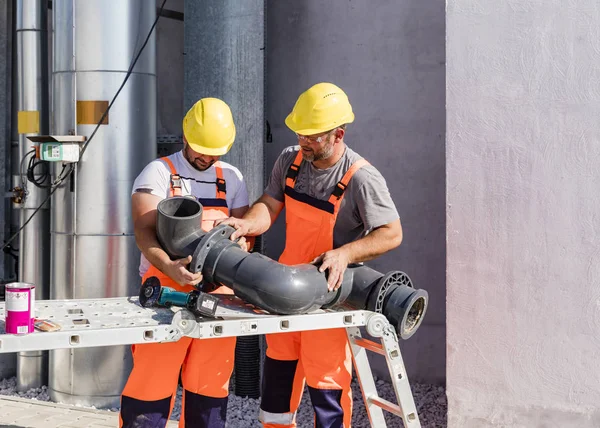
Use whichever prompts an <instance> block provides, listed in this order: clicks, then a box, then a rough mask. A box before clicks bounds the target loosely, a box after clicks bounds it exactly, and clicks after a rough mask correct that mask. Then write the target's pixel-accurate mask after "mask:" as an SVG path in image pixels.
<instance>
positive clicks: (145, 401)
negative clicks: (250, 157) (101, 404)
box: [119, 158, 235, 428]
mask: <svg viewBox="0 0 600 428" xmlns="http://www.w3.org/2000/svg"><path fill="white" fill-rule="evenodd" d="M161 160H162V161H164V162H165V163H166V164H167V165H168V166H169V168H170V170H171V190H170V196H180V195H181V187H180V184H179V183H180V182H181V178H180V176H179V175H178V174H177V172H176V171H175V167H174V166H173V163H172V162H171V161H170V160H169V159H168V158H161ZM215 170H216V174H217V182H216V185H217V192H216V196H215V198H210V199H202V198H198V201H199V202H200V203H201V204H202V206H203V208H204V210H203V213H202V228H203V229H204V230H210V229H211V228H212V227H213V226H214V222H215V220H217V219H219V218H226V217H228V216H229V209H228V207H227V201H226V199H225V191H226V189H225V180H224V179H223V171H222V169H221V168H220V167H219V165H218V162H217V163H216V164H215ZM151 276H156V277H158V279H160V282H161V284H162V285H164V286H168V287H172V288H174V289H175V290H177V291H186V292H188V291H192V290H193V289H194V287H193V286H191V285H184V286H181V285H179V284H177V283H176V282H175V281H173V280H172V279H171V278H169V277H168V276H166V275H165V274H163V273H162V272H160V271H159V270H158V269H156V268H155V267H154V266H151V267H150V268H149V269H148V271H147V272H146V273H145V275H144V277H143V278H142V282H143V281H145V280H146V278H148V277H151ZM213 293H219V294H232V291H231V290H230V289H228V288H226V287H219V288H217V289H216V290H214V291H213ZM132 351H133V370H132V371H131V374H130V376H129V379H128V381H127V384H126V385H125V388H124V390H123V394H122V397H121V412H120V418H119V420H120V427H122V428H133V427H135V428H162V427H165V426H166V423H167V421H168V419H169V416H170V414H171V410H172V408H173V403H174V397H175V392H176V391H177V385H178V381H179V374H180V372H181V380H182V383H183V389H184V393H183V401H182V408H181V417H180V419H179V427H180V428H183V427H185V428H221V427H224V426H225V419H226V411H227V397H228V395H229V378H230V376H231V372H232V371H233V362H234V361H233V360H234V355H235V338H221V339H202V340H200V339H192V338H189V337H183V338H181V339H180V340H179V341H177V342H170V343H150V344H143V345H133V346H132Z"/></svg>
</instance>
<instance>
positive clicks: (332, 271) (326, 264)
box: [311, 248, 350, 291]
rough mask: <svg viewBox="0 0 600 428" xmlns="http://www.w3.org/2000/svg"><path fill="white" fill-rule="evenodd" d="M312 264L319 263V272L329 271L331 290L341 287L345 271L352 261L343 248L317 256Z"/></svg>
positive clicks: (328, 278) (328, 284)
mask: <svg viewBox="0 0 600 428" xmlns="http://www.w3.org/2000/svg"><path fill="white" fill-rule="evenodd" d="M311 263H312V264H319V263H321V266H319V272H325V271H326V270H328V271H329V275H328V277H327V288H328V289H329V291H335V290H337V289H338V288H340V287H341V285H342V282H343V280H344V272H345V271H346V268H347V267H348V263H350V259H349V257H348V254H347V253H346V251H345V250H344V249H343V248H336V249H335V250H330V251H327V252H325V253H323V254H321V255H320V256H319V257H316V258H315V259H314V260H313V261H312V262H311Z"/></svg>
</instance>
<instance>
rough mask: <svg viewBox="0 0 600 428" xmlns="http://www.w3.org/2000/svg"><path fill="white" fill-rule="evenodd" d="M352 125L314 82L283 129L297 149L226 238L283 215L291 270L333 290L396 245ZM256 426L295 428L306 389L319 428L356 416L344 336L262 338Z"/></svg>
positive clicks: (386, 205) (389, 212)
mask: <svg viewBox="0 0 600 428" xmlns="http://www.w3.org/2000/svg"><path fill="white" fill-rule="evenodd" d="M353 121H354V113H353V111H352V106H351V105H350V101H349V100H348V97H347V95H346V94H345V93H344V91H342V90H341V89H340V88H339V87H337V86H336V85H334V84H331V83H319V84H317V85H314V86H312V87H311V88H310V89H308V90H307V91H306V92H304V93H303V94H301V95H300V97H299V98H298V100H297V102H296V105H295V106H294V108H293V110H292V112H291V113H290V114H289V115H288V116H287V118H286V120H285V123H286V125H287V126H288V128H290V129H291V130H292V131H293V132H294V133H295V134H296V138H297V139H298V145H296V146H292V147H288V148H287V149H285V150H284V151H283V153H281V155H280V156H279V158H278V159H277V161H276V162H275V166H274V167H273V171H272V173H271V178H270V180H269V183H268V185H267V188H266V189H265V192H264V194H263V195H262V196H261V197H260V199H259V200H258V201H257V202H256V203H255V204H253V205H252V207H251V208H250V210H249V211H248V212H247V213H246V214H245V215H244V216H243V218H242V219H239V218H229V219H227V220H224V221H222V222H221V221H219V223H223V224H229V225H231V226H233V227H234V228H236V229H237V230H236V232H234V233H233V234H232V235H231V239H237V238H238V237H240V236H256V235H260V234H262V233H264V232H265V231H266V230H267V229H268V228H269V227H270V226H271V224H273V222H274V221H275V219H276V218H277V216H278V215H279V213H280V212H281V210H282V209H283V208H284V207H285V211H286V241H285V249H284V251H283V253H282V254H281V257H280V259H279V261H280V262H281V263H284V264H287V265H294V264H301V263H311V262H313V263H315V264H318V265H319V266H320V268H319V270H320V271H321V272H325V271H326V272H327V274H328V276H327V282H328V286H329V290H330V291H331V292H335V290H337V289H338V288H339V287H340V285H341V283H342V279H343V275H344V271H345V270H346V268H347V266H348V264H350V263H359V262H364V261H367V260H371V259H374V258H376V257H378V256H380V255H382V254H384V253H386V252H388V251H390V250H392V249H394V248H396V247H397V246H399V245H400V243H401V242H402V226H401V224H400V218H399V216H398V212H397V210H396V207H395V205H394V202H393V201H392V198H391V196H390V193H389V190H388V188H387V185H386V182H385V180H384V178H383V177H382V175H381V174H380V173H379V171H377V169H375V168H374V167H373V166H371V165H370V164H369V163H368V162H367V161H366V160H365V159H363V158H362V157H361V156H360V155H359V154H357V153H356V152H354V151H353V150H352V149H350V147H348V146H347V145H346V143H345V140H344V137H345V136H346V125H347V124H348V123H352V122H353ZM267 345H268V349H267V357H266V359H265V365H264V370H263V380H262V386H263V390H262V400H261V405H260V409H261V410H260V420H261V421H262V422H263V425H264V426H265V427H268V428H283V427H295V426H296V421H295V420H296V419H295V418H296V411H297V409H298V405H299V404H300V399H301V397H302V391H303V389H304V382H305V380H306V383H307V384H308V391H309V393H310V399H311V403H312V405H313V409H314V411H315V426H317V427H329V428H342V427H343V428H348V427H350V421H351V417H352V396H351V390H350V382H351V380H352V355H351V352H350V348H349V345H348V339H347V336H346V331H345V329H329V330H317V331H303V332H294V333H286V334H281V333H280V334H270V335H267Z"/></svg>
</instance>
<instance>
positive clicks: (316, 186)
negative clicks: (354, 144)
mask: <svg viewBox="0 0 600 428" xmlns="http://www.w3.org/2000/svg"><path fill="white" fill-rule="evenodd" d="M298 150H300V146H291V147H287V148H286V149H284V150H283V152H282V153H281V155H279V157H278V158H277V161H276V162H275V165H274V166H273V171H272V172H271V178H270V179H269V183H268V185H267V188H266V189H265V193H266V194H267V195H269V196H271V197H272V198H275V199H277V200H278V201H280V202H284V190H285V176H286V174H287V171H288V168H289V167H290V165H291V164H292V162H293V161H294V159H295V157H296V155H297V154H298ZM361 158H362V157H361V156H360V155H359V154H357V153H356V152H354V151H353V150H352V149H350V148H349V147H346V151H345V152H344V154H343V156H342V157H341V159H340V160H339V161H338V162H336V164H335V165H333V166H330V167H329V168H326V169H318V168H315V167H314V166H313V164H312V163H310V162H306V161H302V164H301V165H300V171H299V172H298V176H297V178H296V185H295V187H294V189H295V190H296V191H297V192H300V193H304V194H307V195H308V196H312V197H313V198H317V199H321V200H324V201H327V200H328V199H329V196H330V195H331V192H333V189H334V188H335V185H336V184H337V182H338V181H340V180H341V179H342V177H343V176H344V174H345V173H346V171H347V170H348V169H349V168H350V167H351V166H352V164H353V163H354V162H356V161H357V160H359V159H361ZM398 218H399V216H398V211H397V210H396V206H395V205H394V201H393V200H392V197H391V196H390V192H389V190H388V187H387V184H386V182H385V179H384V178H383V176H382V175H381V173H380V172H379V171H378V170H377V169H376V168H375V167H374V166H372V165H366V166H363V167H362V168H361V169H359V170H358V171H356V173H355V174H354V176H353V177H352V179H351V180H350V182H349V183H348V187H347V188H346V191H345V194H344V199H343V200H342V204H341V206H340V210H339V213H338V217H337V220H336V223H335V227H334V230H333V245H334V248H338V247H341V246H342V245H344V244H347V243H348V242H352V241H356V240H357V239H360V238H362V237H363V236H365V235H366V234H367V233H369V232H370V231H371V230H373V229H375V228H377V227H380V226H383V225H384V224H388V223H391V222H392V221H395V220H397V219H398Z"/></svg>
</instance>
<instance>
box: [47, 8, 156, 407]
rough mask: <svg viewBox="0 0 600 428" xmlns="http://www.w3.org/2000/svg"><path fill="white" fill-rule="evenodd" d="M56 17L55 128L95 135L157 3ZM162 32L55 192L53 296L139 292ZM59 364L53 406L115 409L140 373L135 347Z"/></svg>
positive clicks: (65, 353)
mask: <svg viewBox="0 0 600 428" xmlns="http://www.w3.org/2000/svg"><path fill="white" fill-rule="evenodd" d="M52 11H53V18H54V19H53V26H54V32H53V35H54V39H53V55H54V61H53V70H52V83H53V129H52V131H53V134H57V135H73V134H74V135H85V136H87V137H88V138H89V137H90V135H91V134H92V132H93V131H94V129H95V128H96V126H97V123H98V122H99V120H100V118H101V116H102V114H103V113H104V112H105V111H106V109H107V107H108V104H109V103H110V101H111V100H112V99H113V97H114V96H115V94H116V93H117V90H118V89H119V87H120V86H121V84H122V83H123V81H124V79H125V76H126V74H127V71H128V70H129V68H130V65H131V64H132V62H133V59H134V58H135V57H136V55H137V54H138V52H139V51H140V48H141V46H142V44H143V43H144V40H145V39H146V37H147V35H148V34H149V33H150V29H151V28H152V25H153V23H154V20H155V18H156V4H155V2H153V1H148V0H54V1H53V5H52ZM155 35H156V31H153V32H152V35H151V37H150V39H149V42H148V44H147V45H146V47H145V48H144V50H143V52H142V54H141V55H140V57H139V59H138V61H137V63H136V65H135V67H134V69H133V72H132V74H131V75H130V77H129V79H128V80H127V82H126V84H125V85H124V86H123V89H122V90H121V92H120V93H119V95H118V97H117V98H116V100H115V102H114V104H113V105H112V107H111V109H110V111H109V113H108V116H107V117H106V119H105V120H104V121H103V122H102V125H100V127H99V128H98V132H97V133H96V134H95V136H94V138H93V139H92V140H91V141H90V144H89V146H88V147H87V149H86V151H85V153H84V154H83V157H82V159H81V160H80V161H79V162H78V163H77V164H76V166H75V170H74V172H73V174H72V175H71V178H70V179H69V180H66V181H65V182H64V183H63V184H62V185H61V186H60V187H59V188H58V190H57V191H56V192H55V193H54V195H53V199H52V225H51V244H52V261H51V265H52V270H51V298H53V299H83V298H103V297H117V296H128V295H131V294H136V293H137V288H138V286H137V284H139V281H140V279H139V276H138V272H137V266H138V265H139V250H138V249H137V246H136V243H135V238H134V235H133V223H132V221H131V188H132V186H133V182H134V180H135V177H136V176H137V175H138V174H139V173H140V171H141V170H142V169H143V168H144V167H145V166H146V165H147V164H148V163H149V162H150V161H152V160H153V159H154V158H155V157H156V45H155ZM61 167H62V165H57V168H56V170H55V173H59V172H60V169H61ZM90 260H93V261H94V262H93V263H90ZM49 367H50V373H49V374H50V376H49V384H48V386H49V394H50V397H51V399H52V400H55V401H59V402H63V403H69V404H82V405H94V406H96V407H115V406H118V405H119V399H120V394H121V392H122V390H123V387H124V385H125V382H126V380H127V377H128V375H129V372H130V370H131V354H130V347H128V346H116V347H104V348H88V349H71V350H69V349H67V350H56V351H51V352H50V366H49Z"/></svg>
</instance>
